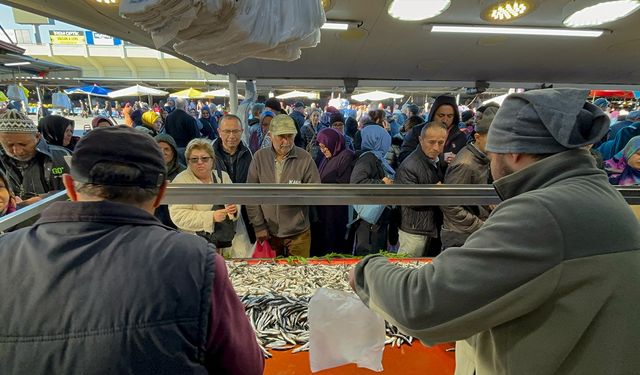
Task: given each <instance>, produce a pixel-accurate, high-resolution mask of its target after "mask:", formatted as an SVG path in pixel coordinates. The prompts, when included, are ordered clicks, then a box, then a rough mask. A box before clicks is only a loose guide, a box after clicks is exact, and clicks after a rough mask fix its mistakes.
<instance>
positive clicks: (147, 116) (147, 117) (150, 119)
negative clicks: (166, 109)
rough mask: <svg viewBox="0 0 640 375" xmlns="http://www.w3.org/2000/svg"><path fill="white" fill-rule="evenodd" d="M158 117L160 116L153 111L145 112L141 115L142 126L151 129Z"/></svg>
mask: <svg viewBox="0 0 640 375" xmlns="http://www.w3.org/2000/svg"><path fill="white" fill-rule="evenodd" d="M159 117H160V115H158V114H157V113H155V112H154V111H146V112H145V113H143V114H142V125H144V126H146V127H147V128H151V129H153V128H154V126H153V124H154V123H155V122H156V120H158V118H159Z"/></svg>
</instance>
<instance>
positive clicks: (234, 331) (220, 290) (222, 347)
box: [205, 254, 264, 375]
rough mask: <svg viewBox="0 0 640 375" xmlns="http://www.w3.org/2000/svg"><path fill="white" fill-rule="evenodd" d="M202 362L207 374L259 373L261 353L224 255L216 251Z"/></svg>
mask: <svg viewBox="0 0 640 375" xmlns="http://www.w3.org/2000/svg"><path fill="white" fill-rule="evenodd" d="M215 256H216V259H215V275H214V278H213V289H212V291H211V311H210V313H209V336H208V337H207V346H206V353H205V366H206V368H207V370H208V371H209V373H210V374H242V375H253V374H262V372H263V370H264V357H263V356H262V350H261V349H260V347H259V346H258V342H257V341H256V334H255V332H254V330H253V328H252V327H251V324H250V323H249V320H248V319H247V316H246V315H245V312H244V306H242V302H240V299H239V298H238V295H237V294H236V292H235V290H234V289H233V286H232V285H231V281H230V280H229V276H228V274H227V266H226V265H225V262H224V259H223V258H222V257H221V256H220V255H218V254H216V255H215Z"/></svg>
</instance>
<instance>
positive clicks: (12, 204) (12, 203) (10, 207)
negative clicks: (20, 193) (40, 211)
mask: <svg viewBox="0 0 640 375" xmlns="http://www.w3.org/2000/svg"><path fill="white" fill-rule="evenodd" d="M0 179H2V180H3V181H4V186H5V188H6V189H7V191H8V192H9V203H7V207H6V211H4V210H2V211H0V216H3V215H8V214H10V213H12V212H15V211H16V209H17V208H16V195H15V194H14V193H13V189H11V185H10V184H9V179H8V178H7V176H6V175H5V174H4V172H2V171H1V170H0ZM3 211H4V212H3Z"/></svg>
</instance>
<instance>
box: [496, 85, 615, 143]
mask: <svg viewBox="0 0 640 375" xmlns="http://www.w3.org/2000/svg"><path fill="white" fill-rule="evenodd" d="M588 94H589V91H588V90H577V89H543V90H532V91H528V92H525V93H521V94H511V95H509V96H508V97H507V98H506V99H505V100H504V102H503V103H502V106H500V109H499V110H498V113H496V116H495V118H494V119H493V122H492V123H491V127H490V128H489V138H488V140H487V146H486V148H487V151H490V152H494V153H499V154H506V153H524V154H555V153H558V152H562V151H566V150H570V149H575V148H578V147H582V146H586V145H589V144H593V143H595V142H597V141H599V140H600V139H602V137H603V136H604V135H605V134H607V132H608V131H609V116H607V115H606V114H605V113H604V112H602V110H601V109H600V108H598V107H597V106H595V105H593V104H591V103H588V102H587V101H586V98H587V95H588Z"/></svg>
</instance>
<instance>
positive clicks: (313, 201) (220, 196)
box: [0, 184, 640, 231]
mask: <svg viewBox="0 0 640 375" xmlns="http://www.w3.org/2000/svg"><path fill="white" fill-rule="evenodd" d="M616 189H617V190H618V191H619V192H620V193H621V194H622V196H623V197H624V199H625V200H626V201H627V203H629V204H631V205H640V187H621V186H616ZM66 197H67V195H66V193H65V192H59V193H56V194H54V195H52V196H50V197H48V198H46V199H43V200H42V201H40V202H38V203H36V204H33V205H30V206H28V207H25V208H23V209H21V210H19V211H17V212H14V213H12V214H9V215H6V216H4V217H1V218H0V231H4V230H6V229H8V228H11V227H13V226H15V225H17V224H20V223H22V222H24V221H26V220H29V219H31V218H33V217H35V216H36V215H38V214H40V213H41V212H42V211H43V210H44V209H45V208H46V207H48V206H49V205H50V204H51V203H53V202H56V201H59V200H64V199H66ZM500 201H501V200H500V198H499V197H498V195H497V194H496V192H495V190H494V189H493V187H492V186H491V185H403V186H400V185H347V184H345V185H334V184H299V185H294V184H224V185H218V184H215V185H199V184H172V185H171V186H169V188H168V190H167V195H166V197H165V199H164V201H163V203H166V204H224V203H238V204H265V203H268V204H282V205H318V206H319V205H346V204H395V205H415V206H417V205H427V206H428V205H434V206H446V205H487V204H498V203H500Z"/></svg>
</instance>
